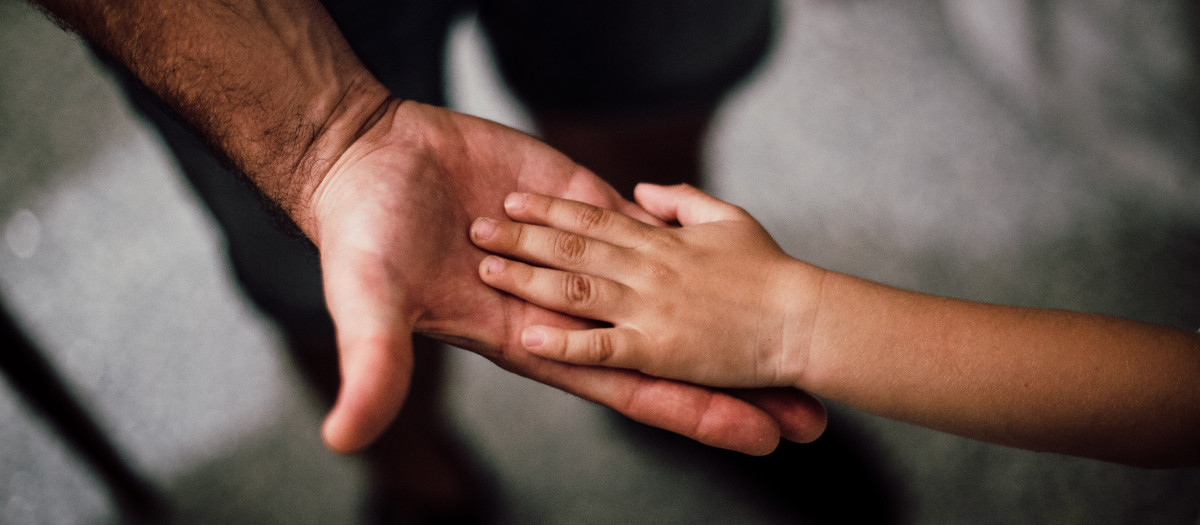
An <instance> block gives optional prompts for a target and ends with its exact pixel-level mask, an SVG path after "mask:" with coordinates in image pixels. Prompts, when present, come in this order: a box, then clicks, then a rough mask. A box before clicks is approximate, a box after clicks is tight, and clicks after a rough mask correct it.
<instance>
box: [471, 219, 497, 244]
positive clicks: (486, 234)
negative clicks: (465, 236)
mask: <svg viewBox="0 0 1200 525" xmlns="http://www.w3.org/2000/svg"><path fill="white" fill-rule="evenodd" d="M495 233H496V221H495V219H489V218H487V217H480V218H478V219H475V224H474V225H472V226H471V235H474V236H475V238H476V239H479V240H481V241H486V240H488V239H491V238H492V235H493V234H495Z"/></svg>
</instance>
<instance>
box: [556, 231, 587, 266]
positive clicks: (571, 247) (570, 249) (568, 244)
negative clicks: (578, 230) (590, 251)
mask: <svg viewBox="0 0 1200 525" xmlns="http://www.w3.org/2000/svg"><path fill="white" fill-rule="evenodd" d="M586 251H587V242H586V241H585V240H584V238H583V237H580V236H578V235H572V234H570V233H565V232H559V233H558V234H557V235H556V236H555V238H554V255H555V257H557V259H558V260H559V261H561V262H563V263H566V264H571V265H574V264H578V263H580V262H581V261H583V256H584V253H585V252H586Z"/></svg>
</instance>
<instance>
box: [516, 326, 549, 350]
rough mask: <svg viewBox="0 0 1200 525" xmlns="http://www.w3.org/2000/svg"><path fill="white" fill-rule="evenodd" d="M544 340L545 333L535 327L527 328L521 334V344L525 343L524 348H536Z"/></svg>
mask: <svg viewBox="0 0 1200 525" xmlns="http://www.w3.org/2000/svg"><path fill="white" fill-rule="evenodd" d="M545 341H546V334H544V333H542V331H541V330H538V329H537V328H529V329H527V330H525V332H523V333H522V334H521V344H523V345H525V348H537V347H539V346H542V343H543V342H545Z"/></svg>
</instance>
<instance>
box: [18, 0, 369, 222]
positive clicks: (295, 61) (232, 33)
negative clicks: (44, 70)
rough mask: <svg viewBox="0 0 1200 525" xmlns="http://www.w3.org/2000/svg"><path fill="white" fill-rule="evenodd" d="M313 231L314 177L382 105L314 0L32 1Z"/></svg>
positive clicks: (342, 39) (335, 156)
mask: <svg viewBox="0 0 1200 525" xmlns="http://www.w3.org/2000/svg"><path fill="white" fill-rule="evenodd" d="M38 3H40V5H41V6H42V8H43V9H45V10H46V11H48V12H49V13H51V14H52V15H53V16H54V17H56V18H57V19H58V20H59V22H60V24H62V25H64V26H66V27H69V28H71V29H73V30H75V31H78V32H79V33H80V34H81V35H82V36H83V37H84V38H86V39H88V40H89V41H91V42H92V43H93V44H94V45H96V46H98V47H99V48H100V49H102V50H104V51H105V52H106V53H108V54H109V55H111V56H112V57H114V58H115V59H116V60H117V61H119V62H120V63H121V64H123V65H125V66H126V67H128V68H129V69H130V70H131V71H132V72H133V74H134V75H136V76H137V77H138V78H139V79H140V80H141V81H142V82H143V83H144V84H145V85H146V86H147V87H149V88H150V90H151V91H153V92H154V93H155V94H157V95H158V96H159V97H160V98H162V99H163V100H164V101H165V102H166V103H167V104H168V105H169V106H170V107H171V108H172V109H173V110H174V111H175V112H177V113H178V114H179V115H180V116H181V117H182V118H183V119H184V120H186V121H187V122H188V123H189V124H190V125H191V126H192V127H194V128H195V129H196V130H197V131H198V132H199V133H200V135H201V136H203V137H204V138H205V139H206V140H208V141H209V142H210V143H211V145H212V146H213V147H214V149H215V150H217V151H219V152H221V153H223V154H224V155H226V156H227V157H228V159H229V160H230V161H231V162H232V163H233V164H234V165H235V166H236V167H237V168H238V169H239V170H240V171H242V172H243V173H245V174H246V175H247V176H248V177H249V178H250V179H251V181H252V182H253V183H254V184H255V185H256V186H257V187H258V188H259V189H260V190H262V191H263V193H264V194H266V196H267V197H268V198H270V199H271V200H272V201H274V202H275V203H277V204H278V205H279V206H281V207H282V208H283V210H284V211H285V212H287V213H288V214H289V215H290V216H291V217H292V218H293V219H294V220H295V221H296V222H297V224H299V225H300V227H301V229H302V230H305V233H308V234H311V233H312V231H311V230H312V229H311V225H310V224H308V223H309V222H310V217H309V216H308V215H309V211H308V210H307V203H308V201H309V199H310V196H311V194H312V193H313V191H314V190H315V188H316V187H317V185H318V184H319V182H320V180H321V177H322V175H323V174H324V173H325V172H326V171H328V170H329V168H330V166H331V165H332V164H333V162H334V161H336V160H337V158H338V157H339V156H340V155H341V154H342V153H343V152H344V151H345V150H346V148H348V147H349V146H350V144H351V143H352V142H353V141H354V140H355V139H356V138H357V137H358V136H359V135H360V134H361V133H362V132H363V130H365V129H366V128H367V127H369V126H370V125H371V124H372V123H373V122H374V121H375V120H377V119H378V118H379V117H380V115H381V114H382V109H383V106H384V105H385V103H386V102H387V101H388V99H389V95H388V92H387V90H386V88H384V87H383V85H382V84H380V83H379V82H378V81H376V80H375V79H374V77H373V76H372V75H371V74H370V73H369V72H368V71H367V70H366V68H365V67H364V66H363V65H362V64H361V62H359V60H358V58H357V57H356V56H355V55H354V53H353V52H352V51H351V49H350V47H349V45H348V44H347V43H346V41H345V39H344V38H343V37H342V35H341V32H340V31H339V30H338V29H337V27H336V26H335V25H334V23H333V20H332V19H330V18H329V15H328V13H326V12H325V10H324V8H323V7H322V6H321V5H320V4H318V3H317V2H314V1H306V0H280V1H274V2H235V1H222V0H196V1H181V0H161V1H160V0H96V1H89V2H82V1H73V0H41V1H39V2H38Z"/></svg>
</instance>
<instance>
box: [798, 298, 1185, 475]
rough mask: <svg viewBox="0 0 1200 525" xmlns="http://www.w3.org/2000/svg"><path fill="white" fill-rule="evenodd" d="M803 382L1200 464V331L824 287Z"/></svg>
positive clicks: (1071, 444)
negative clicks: (806, 372)
mask: <svg viewBox="0 0 1200 525" xmlns="http://www.w3.org/2000/svg"><path fill="white" fill-rule="evenodd" d="M811 351H812V354H811V358H810V363H809V372H808V374H807V375H806V377H805V379H804V380H803V381H802V384H801V385H800V386H802V387H805V388H809V389H810V390H811V391H813V392H814V393H817V394H818V395H823V396H827V397H829V398H830V399H834V400H838V401H842V402H845V403H847V404H849V405H852V406H855V407H857V408H860V409H863V410H866V411H870V412H873V413H876V414H879V415H883V416H885V417H889V418H894V419H898V420H902V421H907V422H911V423H915V424H919V425H922V426H927V427H930V428H934V429H938V430H942V431H946V432H951V433H954V434H958V435H963V436H967V437H971V438H975V439H980V440H984V441H990V442H995V443H1001V444H1005V445H1010V446H1016V447H1021V448H1027V449H1033V450H1041V451H1052V452H1060V453H1067V454H1073V455H1081V456H1088V457H1095V458H1099V459H1105V460H1110V461H1118V462H1124V463H1132V464H1140V465H1186V464H1197V463H1198V462H1200V447H1197V446H1196V444H1197V443H1200V336H1197V335H1196V334H1193V333H1188V332H1184V331H1180V330H1174V329H1170V328H1166V327H1161V326H1154V325H1147V324H1143V323H1136V322H1133V321H1128V320H1124V319H1117V318H1112V317H1106V316H1099V315H1089V314H1080V313H1073V312H1063V311H1053V310H1040V309H1029V308H1014V307H1006V306H997V305H987V304H981V303H973V302H968V301H958V300H952V299H946V298H941V297H934V296H929V295H924V294H917V293H912V292H907V291H902V290H897V289H894V288H890V287H886V286H883V285H880V284H877V283H871V282H868V281H863V280H860V279H855V278H852V277H848V276H844V275H842V276H836V275H835V276H831V277H829V278H828V279H827V281H826V283H825V288H824V295H823V301H822V303H821V313H820V314H819V318H818V320H817V328H816V332H815V334H814V337H813V347H812V350H811Z"/></svg>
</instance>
